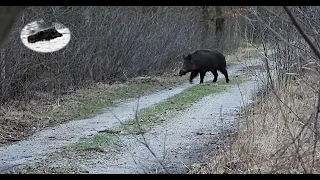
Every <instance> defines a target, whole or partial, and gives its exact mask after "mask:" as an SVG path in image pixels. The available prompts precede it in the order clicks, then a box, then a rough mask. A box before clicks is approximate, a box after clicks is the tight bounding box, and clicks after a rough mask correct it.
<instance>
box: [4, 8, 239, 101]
mask: <svg viewBox="0 0 320 180" xmlns="http://www.w3.org/2000/svg"><path fill="white" fill-rule="evenodd" d="M219 8H220V10H218V16H219V18H217V15H216V14H217V13H216V11H217V10H216V7H203V6H196V7H171V6H170V7H165V6H163V7H151V6H150V7H149V6H143V7H139V6H133V7H130V6H123V7H121V6H120V7H116V6H110V7H96V6H95V7H74V6H73V7H65V6H61V7H50V6H47V7H28V8H26V9H25V10H24V11H23V12H22V14H21V15H20V16H19V18H18V20H17V22H16V24H15V25H14V27H13V29H12V31H11V33H10V34H9V37H8V39H7V40H6V41H5V43H4V44H3V45H2V48H1V56H0V69H1V76H0V85H1V86H0V89H1V91H0V97H1V99H0V101H1V102H2V103H3V102H5V101H6V100H8V99H11V98H21V97H23V98H27V99H28V98H30V97H32V93H33V92H34V91H44V92H52V93H54V94H60V93H62V92H63V91H66V90H68V89H74V88H76V87H79V86H85V85H90V84H91V83H95V82H103V83H112V82H113V81H115V80H119V81H125V80H126V79H127V78H132V77H136V76H143V75H161V74H163V73H175V72H174V71H175V70H176V69H177V68H178V66H179V64H180V63H181V59H182V58H181V56H182V54H187V53H191V52H192V51H194V50H196V49H202V48H203V49H213V48H220V49H222V50H223V51H224V52H231V51H232V50H233V49H235V48H237V46H238V44H239V43H238V42H239V41H238V40H237V39H239V38H240V34H239V33H237V31H234V29H235V27H236V26H235V24H234V23H233V22H234V21H237V18H227V17H226V16H225V12H226V11H230V10H232V9H233V8H232V7H219ZM41 19H43V20H44V21H45V22H46V23H47V25H50V23H52V22H59V23H62V24H63V25H65V26H66V27H68V28H69V29H70V31H71V33H72V35H71V41H70V43H69V44H68V45H67V46H66V47H65V48H64V49H62V50H60V51H57V52H53V53H45V54H44V53H37V52H34V51H31V50H29V49H28V48H26V47H25V46H23V45H22V42H21V40H20V32H21V29H22V28H23V27H24V26H25V25H26V24H28V23H30V22H32V21H40V20H41ZM217 19H219V20H220V21H219V20H218V21H217ZM221 19H222V21H221ZM217 23H218V24H221V25H222V26H223V28H222V29H221V28H220V29H219V28H218V29H217V28H216V24H217ZM218 40H219V41H218ZM217 41H218V42H217ZM221 47H223V48H221Z"/></svg>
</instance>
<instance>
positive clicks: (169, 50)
mask: <svg viewBox="0 0 320 180" xmlns="http://www.w3.org/2000/svg"><path fill="white" fill-rule="evenodd" d="M288 9H289V11H290V13H292V16H293V17H294V18H295V20H296V21H297V22H298V26H299V27H300V28H301V30H302V32H303V33H302V34H305V36H302V35H301V32H299V31H298V30H297V25H294V24H293V23H292V18H289V16H288V12H286V11H285V10H284V8H283V7H272V6H268V7H253V6H251V7H248V6H242V7H240V6H236V7H234V6H228V7H225V6H216V7H206V6H195V7H174V6H170V7H165V6H162V7H146V6H143V7H139V6H135V7H129V6H125V7H116V6H112V7H75V6H74V7H62V6H61V7H27V8H26V9H24V10H23V11H22V13H21V14H19V16H18V17H17V20H16V22H15V24H14V25H13V29H12V30H11V31H10V33H9V36H8V38H7V39H6V40H5V41H4V42H3V43H2V47H1V50H0V51H1V52H0V70H1V71H0V102H1V103H2V104H3V103H5V102H7V101H9V100H11V99H19V100H28V99H30V98H33V97H34V95H33V94H34V92H39V91H41V92H47V93H52V94H54V95H59V94H61V93H63V92H64V91H67V90H69V89H75V88H79V87H84V86H88V85H91V84H93V83H96V82H103V83H113V82H114V81H125V80H127V79H129V78H132V77H136V76H144V75H162V74H164V73H169V74H174V73H176V71H177V68H179V65H180V64H181V60H182V58H181V56H182V55H183V54H187V53H191V52H192V51H194V50H197V49H214V48H217V49H220V50H221V51H222V52H223V53H224V54H230V53H233V52H234V51H236V50H237V49H238V48H239V47H241V46H243V45H247V44H250V45H252V46H254V47H255V46H256V47H259V46H258V45H261V44H262V45H263V49H257V50H259V51H263V52H267V50H272V51H273V55H272V56H268V55H267V53H265V56H264V58H263V59H262V60H263V62H264V68H265V69H266V70H267V71H268V72H269V73H270V71H271V70H275V72H276V77H277V81H274V80H273V79H272V78H269V79H268V80H267V82H266V89H267V93H266V95H265V96H264V99H263V98H262V99H260V100H259V102H257V106H255V108H252V109H251V110H250V111H248V112H247V113H248V114H247V115H248V116H247V117H248V118H246V119H245V121H243V122H242V123H241V124H242V125H241V126H240V127H239V133H238V134H239V135H238V136H237V139H236V142H235V143H234V145H233V146H232V147H228V148H229V149H228V153H227V151H225V153H222V155H221V156H220V157H219V158H220V159H219V158H218V159H216V160H215V162H214V163H213V164H214V165H212V166H209V167H206V168H203V169H202V168H200V170H199V169H198V170H197V171H196V173H199V172H200V173H202V172H222V170H221V169H223V168H225V167H223V166H219V165H223V164H227V163H229V164H230V162H234V164H237V165H234V164H233V166H231V165H228V171H230V172H241V173H254V172H256V173H261V172H262V173H263V172H273V173H275V172H278V173H288V172H289V173H301V172H302V173H314V172H319V171H318V169H319V168H317V167H319V164H320V163H319V162H320V158H319V153H317V152H319V150H318V139H319V127H318V120H319V116H318V113H319V101H320V100H319V99H320V92H319V87H320V86H319V79H320V72H319V58H318V57H317V56H316V54H315V52H316V51H315V49H316V50H317V49H319V32H318V30H319V29H320V28H319V26H320V18H319V17H320V9H319V7H317V6H298V7H288ZM40 19H44V20H46V21H47V22H48V23H50V22H60V23H62V24H64V25H65V26H66V27H68V28H69V29H70V31H71V32H72V36H71V41H70V43H69V45H68V46H66V47H65V48H64V49H63V50H60V51H58V52H54V53H47V54H42V53H36V52H33V51H31V50H29V49H27V48H26V47H24V46H23V45H22V43H21V40H20V31H21V29H22V28H23V27H24V26H25V25H26V24H27V23H29V22H31V21H36V20H40ZM306 37H308V38H309V39H310V41H311V44H312V45H313V46H314V47H315V48H314V49H312V48H310V47H312V46H310V43H309V44H308V43H306ZM1 41H2V39H1ZM275 110H277V111H275ZM257 112H258V113H257ZM270 137H271V138H270ZM239 164H240V165H239ZM219 168H220V169H219Z"/></svg>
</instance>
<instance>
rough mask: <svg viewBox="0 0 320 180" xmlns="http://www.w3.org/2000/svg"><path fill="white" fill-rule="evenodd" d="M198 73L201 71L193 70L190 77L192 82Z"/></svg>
mask: <svg viewBox="0 0 320 180" xmlns="http://www.w3.org/2000/svg"><path fill="white" fill-rule="evenodd" d="M198 73H199V71H192V72H191V74H190V79H189V81H190V83H192V80H193V79H194V78H195V77H197V76H198Z"/></svg>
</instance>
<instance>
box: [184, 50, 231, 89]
mask: <svg viewBox="0 0 320 180" xmlns="http://www.w3.org/2000/svg"><path fill="white" fill-rule="evenodd" d="M226 68H227V64H226V58H225V56H224V55H223V54H222V53H221V52H219V51H218V50H212V51H211V50H197V51H195V52H194V53H192V54H188V55H187V56H184V55H183V65H182V68H181V70H180V71H179V76H183V75H185V74H187V73H189V72H191V74H190V80H189V81H190V83H192V80H193V79H194V78H195V77H196V76H197V75H198V74H199V73H200V84H201V83H203V78H204V76H205V74H206V72H207V71H211V72H212V74H213V76H214V78H213V82H216V81H217V79H218V72H217V70H219V71H220V72H221V73H222V74H223V75H224V76H225V78H226V82H227V83H229V77H228V71H227V69H226Z"/></svg>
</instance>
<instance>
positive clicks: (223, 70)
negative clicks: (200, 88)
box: [219, 68, 229, 83]
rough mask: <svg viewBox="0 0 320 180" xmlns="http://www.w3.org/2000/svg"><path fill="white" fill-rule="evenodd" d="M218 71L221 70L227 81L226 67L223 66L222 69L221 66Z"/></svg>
mask: <svg viewBox="0 0 320 180" xmlns="http://www.w3.org/2000/svg"><path fill="white" fill-rule="evenodd" d="M219 71H221V73H222V74H223V75H224V77H225V78H226V82H227V83H229V77H228V71H227V70H226V68H223V69H222V68H221V69H219Z"/></svg>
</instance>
